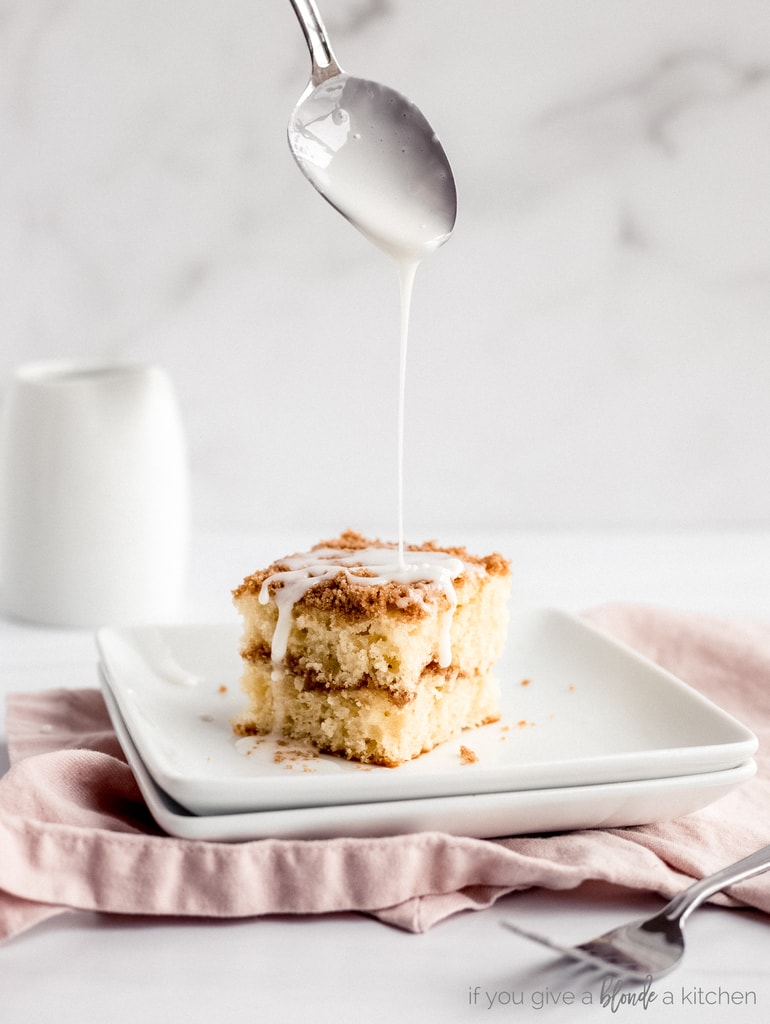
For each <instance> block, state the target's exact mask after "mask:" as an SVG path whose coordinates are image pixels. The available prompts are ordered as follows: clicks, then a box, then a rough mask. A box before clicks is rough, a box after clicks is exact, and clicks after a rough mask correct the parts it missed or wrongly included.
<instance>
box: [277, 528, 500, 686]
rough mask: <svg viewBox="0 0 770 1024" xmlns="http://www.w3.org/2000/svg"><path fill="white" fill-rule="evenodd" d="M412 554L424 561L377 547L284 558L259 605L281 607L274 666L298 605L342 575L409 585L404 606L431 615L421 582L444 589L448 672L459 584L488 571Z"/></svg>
mask: <svg viewBox="0 0 770 1024" xmlns="http://www.w3.org/2000/svg"><path fill="white" fill-rule="evenodd" d="M410 554H412V555H418V556H419V561H406V560H405V559H403V558H402V557H398V553H397V552H395V551H393V550H392V549H390V548H378V547H369V548H363V549H358V550H352V551H351V550H348V549H341V548H324V547H321V548H315V549H314V550H313V551H308V552H306V553H303V554H299V555H291V556H290V557H288V558H286V559H284V560H283V562H284V564H285V565H286V569H282V570H279V571H277V572H274V573H271V574H270V575H269V576H267V577H266V578H265V580H264V581H263V583H262V586H261V587H260V590H259V602H260V604H267V603H268V602H269V601H270V600H271V599H272V600H274V601H275V604H276V607H277V609H278V622H277V624H276V627H275V632H274V633H273V638H272V647H271V657H272V660H273V664H274V665H275V666H276V667H277V668H280V666H281V665H282V663H283V660H284V658H285V657H286V648H287V644H288V640H289V633H290V632H291V619H292V609H293V608H294V605H295V604H296V603H297V601H299V600H300V599H301V598H302V597H303V596H304V595H305V594H306V593H307V592H308V590H310V589H311V588H312V587H315V586H318V585H319V584H321V583H324V582H327V581H330V580H333V579H335V578H336V577H337V576H339V575H340V573H343V574H344V575H345V576H347V578H348V580H349V581H350V582H351V583H355V584H357V585H363V586H378V585H380V586H381V585H383V584H387V583H398V584H402V585H405V586H406V587H407V588H408V592H407V596H406V597H405V598H404V599H403V604H404V606H405V605H406V604H415V603H416V604H418V605H422V607H423V608H424V609H425V610H426V611H427V604H426V602H425V596H424V593H425V592H424V588H420V587H418V586H417V584H428V585H429V586H432V587H434V588H437V589H438V590H439V591H441V593H443V594H444V596H445V597H446V598H447V600H448V601H449V614H448V615H447V616H446V617H445V621H444V624H443V628H442V632H441V638H440V644H439V665H440V666H441V667H442V668H445V667H446V666H448V665H449V664H451V661H452V650H451V644H450V630H451V624H452V615H453V614H454V610H455V608H456V607H457V594H456V592H455V587H454V580H455V579H457V577H458V576H460V575H462V573H463V572H466V571H469V570H470V571H473V572H479V571H483V570H481V568H480V567H479V566H475V565H468V563H466V562H463V561H462V560H461V559H460V558H457V557H455V556H454V555H450V554H449V553H447V552H445V551H420V552H410ZM394 556H396V557H395V558H394Z"/></svg>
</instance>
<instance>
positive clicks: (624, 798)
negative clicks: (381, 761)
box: [97, 608, 757, 841]
mask: <svg viewBox="0 0 770 1024" xmlns="http://www.w3.org/2000/svg"><path fill="white" fill-rule="evenodd" d="M97 645H98V650H99V656H100V674H101V680H102V686H103V691H104V696H105V700H106V701H107V706H108V709H109V712H110V716H111V718H112V722H113V724H114V726H115V730H116V732H117V734H118V737H119V739H120V742H121V745H122V747H123V750H124V752H125V755H126V758H127V759H128V762H129V764H130V765H131V768H132V770H133V772H134V774H135V776H136V779H137V782H138V784H139V787H140V789H141V791H142V794H143V796H144V797H145V799H146V801H147V804H148V806H149V808H150V811H151V813H152V814H153V816H154V818H155V819H156V821H157V822H158V824H159V825H160V826H161V828H163V829H164V830H165V831H167V832H168V833H170V834H172V835H176V836H182V837H186V838H201V839H210V840H220V841H221V840H224V841H236V840H245V839H257V838H267V837H274V838H303V839H309V838H329V837H335V836H381V835H394V834H398V833H407V832H418V831H433V830H438V831H443V832H451V833H454V834H456V835H463V836H475V837H494V836H506V835H521V834H525V833H533V832H554V831H565V830H571V829H577V828H602V827H609V826H624V825H640V824H647V823H649V822H653V821H661V820H665V819H671V818H677V817H680V816H682V815H684V814H688V813H691V812H693V811H696V810H698V809H700V808H701V807H704V806H706V805H707V804H710V803H712V802H713V801H715V800H717V799H719V798H720V797H722V796H724V795H725V794H726V793H728V792H729V791H730V790H731V789H733V788H734V787H735V786H737V785H739V784H741V783H742V782H745V781H746V780H747V779H749V778H751V776H752V775H753V774H754V772H755V770H756V766H755V763H754V761H753V760H752V755H753V754H754V752H755V750H756V747H757V739H756V737H755V736H754V734H753V733H752V732H751V731H750V730H749V729H748V728H746V727H745V726H744V725H742V724H741V723H740V722H738V721H736V720H735V719H734V718H733V717H731V716H730V715H728V714H727V713H726V712H724V711H723V710H721V709H720V708H719V707H717V706H716V705H715V704H713V703H712V702H710V701H708V700H706V699H705V698H704V697H703V696H702V695H700V694H699V693H697V692H696V691H695V690H693V689H692V688H691V687H689V686H687V685H686V684H685V683H683V682H682V681H681V680H679V679H677V678H676V677H674V676H672V675H671V674H670V673H668V672H665V671H663V670H662V669H660V668H658V667H657V666H656V665H654V664H652V663H651V662H649V661H647V660H645V659H644V658H641V657H640V656H639V655H637V654H636V653H634V652H633V651H631V650H629V649H628V648H627V647H624V646H623V645H621V644H618V643H616V642H615V641H613V640H610V639H608V638H607V637H606V636H604V635H603V634H601V633H599V632H598V631H596V630H595V629H593V628H592V627H590V626H588V625H587V624H586V623H584V622H582V621H581V620H579V619H577V618H574V617H573V616H571V615H568V614H566V613H565V612H562V611H558V610H555V609H548V608H542V609H524V610H520V611H517V612H514V614H513V615H512V619H511V627H510V633H509V637H508V643H507V646H506V651H505V654H504V656H503V658H502V659H501V662H500V664H499V666H498V673H497V674H498V676H499V677H500V680H501V683H502V690H503V704H502V710H503V714H502V718H501V720H500V721H499V722H496V723H494V724H492V725H486V726H483V727H481V728H479V729H474V730H472V731H468V732H465V733H463V734H462V736H461V737H459V738H458V739H456V740H452V741H449V742H447V743H444V744H442V745H441V746H440V747H438V748H436V749H435V750H433V751H431V752H430V753H429V754H424V755H423V756H422V757H420V758H417V759H416V760H414V761H411V762H409V763H408V764H405V765H402V766H400V767H398V768H382V767H374V766H367V765H360V764H358V763H356V762H350V761H345V760H343V759H341V758H337V757H331V756H327V755H318V754H317V753H316V752H315V751H313V750H312V749H311V748H310V747H306V746H303V745H302V744H299V743H294V742H288V743H287V742H286V741H281V740H279V739H277V738H276V737H272V736H271V737H258V738H244V739H237V738H236V737H234V736H233V733H232V730H231V728H230V719H231V718H232V717H233V716H234V715H236V714H237V713H238V712H239V711H241V710H242V708H243V706H244V703H245V698H244V697H243V695H242V694H241V692H240V686H239V676H240V657H239V654H238V647H239V629H238V626H237V625H234V626H210V625H208V626H206V625H201V626H175V627H169V628H156V627H152V628H149V627H148V628H135V629H113V628H105V629H102V630H100V632H99V634H98V637H97Z"/></svg>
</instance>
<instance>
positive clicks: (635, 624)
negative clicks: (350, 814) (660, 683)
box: [0, 605, 770, 938]
mask: <svg viewBox="0 0 770 1024" xmlns="http://www.w3.org/2000/svg"><path fill="white" fill-rule="evenodd" d="M587 618H589V619H590V620H591V621H593V623H594V624H595V625H597V626H599V627H600V628H601V629H603V630H605V631H606V632H607V633H610V634H612V635H613V636H615V637H617V638H618V639H620V640H623V641H625V642H626V643H627V644H629V645H630V646H631V647H634V648H635V649H636V650H638V651H639V652H641V653H642V654H645V655H647V656H648V657H650V658H652V659H653V660H654V661H656V662H658V663H659V664H660V665H663V666H664V667H665V668H667V669H669V670H671V671H673V672H674V673H675V674H677V675H678V676H680V677H681V678H683V679H684V680H686V681H687V682H688V683H689V684H690V685H691V686H693V687H694V688H696V689H698V690H700V691H701V692H702V693H703V694H705V695H706V696H708V697H710V698H711V699H712V700H714V701H715V702H716V703H718V704H720V705H721V706H722V707H723V708H724V709H725V710H726V711H729V712H730V713H732V714H733V715H735V716H736V717H737V718H738V719H740V720H741V721H743V722H744V723H745V724H747V725H749V726H750V727H751V728H752V729H753V730H754V731H755V732H756V733H757V734H758V736H759V740H760V748H759V754H758V757H757V762H758V766H759V770H758V773H757V775H756V777H755V778H753V779H752V780H751V781H750V782H747V783H745V784H744V785H743V786H741V787H740V788H739V789H737V790H735V791H734V792H733V793H731V794H729V795H728V796H726V797H723V798H722V799H721V800H720V801H718V802H717V803H716V804H713V805H712V806H711V807H708V808H705V809H704V810H702V811H699V812H697V813H695V814H691V815H688V816H686V817H684V818H681V819H679V820H677V821H669V822H663V823H660V824H656V825H649V826H643V827H632V828H608V829H590V830H585V831H580V832H572V833H565V834H558V835H548V836H528V837H517V838H511V839H497V840H479V839H466V838H458V837H454V836H450V835H445V834H443V833H438V832H426V833H419V834H414V835H408V836H394V837H389V838H377V839H354V838H342V839H336V840H306V841H302V840H271V839H265V840H255V841H252V842H243V843H236V844H230V843H215V842H204V841H198V840H188V839H178V838H172V837H169V836H166V835H164V834H162V833H161V831H160V830H159V828H158V827H157V826H156V825H155V823H154V822H153V820H152V819H151V817H150V815H149V812H148V811H147V808H146V806H145V804H144V802H143V800H142V798H141V795H140V793H139V790H138V789H137V786H136V784H135V782H134V779H133V776H132V774H131V771H130V769H129V767H128V765H127V764H126V762H125V760H124V758H123V755H122V752H121V750H120V746H119V744H118V742H117V739H116V737H115V734H114V732H113V730H112V727H111V725H110V721H109V718H108V715H107V711H106V709H105V706H104V702H103V700H102V697H101V694H100V693H99V691H98V690H96V689H83V690H54V691H48V692H43V693H37V694H26V695H21V694H16V695H12V696H11V697H9V699H8V741H9V752H10V758H11V769H10V770H9V771H8V772H7V774H6V775H5V776H4V777H3V778H2V779H0V938H9V937H11V936H13V935H16V934H18V933H19V932H22V931H23V930H25V929H26V928H29V927H31V926H32V925H34V924H36V923H37V922H39V921H42V920H44V919H45V918H47V917H50V916H52V915H54V914H58V913H61V912H63V911H65V910H77V909H82V910H97V911H103V912H108V913H116V914H141V915H169V916H195V917H212V918H226V917H247V916H258V915H263V914H274V913H289V914H319V913H328V912H333V911H350V910H356V911H361V912H366V913H369V914H372V915H375V916H376V917H377V918H379V919H380V920H382V921H385V922H388V923H390V924H394V925H398V926H399V927H401V928H404V929H407V930H410V931H413V932H421V931H425V930H427V929H428V928H430V927H431V926H432V925H434V924H435V923H436V922H438V921H440V920H442V919H443V918H445V917H447V916H448V915H450V914H453V913H456V912H457V911H460V910H464V909H481V908H483V907H486V906H489V905H490V904H491V903H493V902H494V901H495V900H496V899H497V898H498V897H500V896H501V895H503V894H505V893H510V892H513V891H516V890H521V889H526V888H529V887H532V886H544V887H547V888H550V889H560V890H565V889H571V888H574V887H576V886H578V885H580V884H581V883H582V882H584V881H587V880H601V881H604V882H609V883H613V884H615V885H618V886H625V887H629V888H633V889H640V890H646V891H650V892H656V893H659V894H661V895H664V896H668V895H670V894H672V893H673V892H675V891H677V890H678V889H680V888H682V887H683V886H684V885H686V884H688V883H689V882H690V881H691V880H692V879H693V878H698V877H701V876H702V875H704V874H708V873H709V872H711V871H714V870H716V869H717V868H719V867H721V866H723V865H725V864H727V863H729V862H731V861H733V860H736V859H737V858H738V857H740V856H743V855H744V854H746V853H749V852H751V851H752V850H754V849H756V848H757V847H760V846H762V845H765V844H768V843H770V815H768V808H770V758H769V756H768V753H767V748H768V743H769V742H770V626H767V625H760V624H751V623H737V622H730V621H724V620H720V619H715V618H710V617H706V616H702V615H691V614H685V613H679V612H672V611H664V610H659V609H653V608H646V607H639V606H623V605H609V606H606V607H603V608H600V609H598V610H595V611H593V612H592V613H590V614H589V615H588V616H587ZM731 896H732V898H729V897H727V896H724V895H720V896H717V897H715V899H716V900H718V901H720V902H722V903H726V904H729V905H734V906H735V905H738V906H740V905H743V906H751V907H756V908H758V909H760V910H762V911H764V912H767V913H770V874H767V875H760V876H758V877H756V878H754V879H750V880H748V881H746V882H743V883H741V884H740V885H739V886H735V887H734V888H733V890H732V891H731Z"/></svg>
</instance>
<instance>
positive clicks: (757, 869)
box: [660, 846, 770, 921]
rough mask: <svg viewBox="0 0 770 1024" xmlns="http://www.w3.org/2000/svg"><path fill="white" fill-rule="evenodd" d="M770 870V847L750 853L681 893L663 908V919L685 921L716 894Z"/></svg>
mask: <svg viewBox="0 0 770 1024" xmlns="http://www.w3.org/2000/svg"><path fill="white" fill-rule="evenodd" d="M768 869H770V846H763V847H762V849H761V850H756V851H755V852H754V853H750V854H749V855H748V857H743V858H742V859H741V860H738V861H736V862H735V863H734V864H728V865H727V867H726V868H722V869H721V871H717V872H715V873H714V874H713V875H708V876H707V877H706V878H702V879H701V880H700V881H699V882H695V884H694V885H691V886H690V887H689V888H688V889H685V890H684V892H680V893H679V894H678V895H677V896H675V897H674V898H673V899H672V900H671V902H670V903H667V904H666V906H665V907H664V908H663V911H662V913H661V915H660V916H661V917H666V918H673V917H678V918H679V919H680V920H681V921H684V920H685V919H686V918H687V916H688V915H689V914H690V913H691V912H692V911H693V910H695V908H696V907H697V906H699V905H700V904H701V903H703V901H704V900H706V899H708V898H709V896H713V895H714V893H715V892H719V891H720V890H721V889H725V888H727V886H729V885H735V884H736V882H742V881H743V880H744V879H745V878H751V877H752V876H753V875H760V874H761V873H762V872H763V871H767V870H768Z"/></svg>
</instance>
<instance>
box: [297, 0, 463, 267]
mask: <svg viewBox="0 0 770 1024" xmlns="http://www.w3.org/2000/svg"><path fill="white" fill-rule="evenodd" d="M291 5H292V7H293V8H294V12H295V14H296V15H297V18H298V19H299V22H300V25H301V26H302V30H303V32H304V35H305V40H306V42H307V45H308V49H309V50H310V58H311V62H312V69H311V75H310V81H309V83H308V85H307V88H306V89H305V91H304V92H303V94H302V96H301V97H300V99H299V102H298V103H297V106H296V107H295V108H294V110H293V112H292V114H291V118H290V120H289V128H288V137H289V147H290V148H291V151H292V153H293V155H294V159H295V160H296V161H297V164H298V165H299V167H300V169H301V170H302V172H303V174H304V175H305V176H306V177H307V178H308V180H309V181H310V182H311V184H312V185H314V186H315V188H316V189H317V190H318V191H319V192H320V193H321V195H322V196H323V197H324V198H325V199H326V200H327V201H328V202H329V203H331V205H332V206H333V207H334V208H335V209H336V210H338V211H339V212H340V213H341V214H342V215H343V217H345V218H346V219H347V220H348V221H350V223H351V224H353V225H354V226H355V227H356V228H358V230H359V231H361V232H362V234H364V235H365V236H366V237H367V238H368V239H369V240H370V241H371V242H373V243H374V244H375V245H376V246H378V247H379V248H380V249H382V250H383V251H384V252H386V253H388V255H390V256H392V257H394V258H395V259H396V260H398V261H400V262H408V263H415V264H416V263H417V262H419V261H420V260H421V259H422V258H423V257H424V256H427V255H428V254H429V253H431V252H433V251H434V250H435V249H437V248H438V247H439V246H440V245H441V244H442V243H443V242H445V241H446V240H447V239H448V238H449V236H450V235H451V234H452V230H453V228H454V224H455V218H456V215H457V192H456V189H455V182H454V176H453V175H452V169H451V167H450V166H449V161H448V160H447V157H446V154H445V153H444V150H443V148H442V146H441V143H440V142H439V140H438V138H437V136H436V133H435V132H434V131H433V129H432V128H431V126H430V125H429V124H428V122H427V120H426V119H425V117H424V115H423V114H422V113H421V112H420V111H419V110H418V109H417V107H416V106H415V105H414V104H413V103H411V102H410V101H409V100H408V99H406V97H404V96H402V95H401V94H400V93H397V92H394V90H393V89H389V88H387V87H386V86H384V85H378V84H377V83H376V82H370V81H367V80H365V79H362V78H353V77H352V76H351V75H348V74H346V73H345V72H344V71H343V70H342V69H341V68H340V66H339V64H338V63H337V60H336V59H335V57H334V54H333V53H332V50H331V47H330V45H329V40H328V37H327V34H326V29H325V27H324V25H323V22H322V21H321V17H320V15H319V13H318V9H317V7H316V5H315V3H314V0H291Z"/></svg>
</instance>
